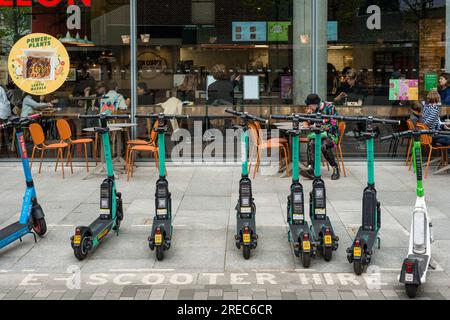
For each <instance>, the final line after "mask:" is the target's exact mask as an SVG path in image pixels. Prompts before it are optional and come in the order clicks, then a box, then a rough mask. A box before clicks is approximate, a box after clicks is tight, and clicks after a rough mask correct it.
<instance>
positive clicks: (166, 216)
mask: <svg viewBox="0 0 450 320" xmlns="http://www.w3.org/2000/svg"><path fill="white" fill-rule="evenodd" d="M136 118H138V119H153V120H156V121H158V126H157V127H156V128H154V129H153V130H155V131H156V132H157V133H158V165H159V179H158V181H157V182H156V192H155V216H154V218H153V226H152V230H151V232H150V236H149V237H148V243H149V247H150V250H152V251H155V250H156V259H158V261H162V260H163V259H164V251H167V250H169V249H170V247H171V244H172V238H173V237H172V236H173V226H172V194H171V193H170V192H169V182H168V181H167V175H166V146H165V134H166V132H167V121H168V120H170V119H187V118H188V116H183V115H177V116H175V115H166V114H164V113H160V114H151V115H150V114H149V115H136Z"/></svg>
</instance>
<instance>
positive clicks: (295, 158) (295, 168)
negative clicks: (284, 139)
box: [292, 134, 300, 183]
mask: <svg viewBox="0 0 450 320" xmlns="http://www.w3.org/2000/svg"><path fill="white" fill-rule="evenodd" d="M299 142H300V141H299V135H298V134H294V135H293V136H292V181H293V182H294V183H297V182H299V181H300V173H299V163H300V152H299V148H300V145H299Z"/></svg>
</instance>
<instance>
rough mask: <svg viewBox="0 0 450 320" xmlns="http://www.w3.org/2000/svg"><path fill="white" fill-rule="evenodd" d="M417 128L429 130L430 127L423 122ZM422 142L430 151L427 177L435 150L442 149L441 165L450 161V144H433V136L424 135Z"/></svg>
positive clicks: (426, 170)
mask: <svg viewBox="0 0 450 320" xmlns="http://www.w3.org/2000/svg"><path fill="white" fill-rule="evenodd" d="M417 128H418V129H419V130H429V129H428V127H427V126H426V125H424V124H422V123H418V124H417ZM420 140H421V141H420V142H421V143H422V146H424V147H427V148H428V149H429V152H428V160H427V165H426V169H425V179H426V178H427V177H428V171H429V169H430V162H431V156H432V154H433V151H440V152H441V163H440V166H442V165H445V163H446V162H448V158H447V155H448V154H447V150H449V149H450V146H436V145H434V144H433V138H432V137H431V136H426V135H423V136H421V138H420ZM411 162H412V161H411Z"/></svg>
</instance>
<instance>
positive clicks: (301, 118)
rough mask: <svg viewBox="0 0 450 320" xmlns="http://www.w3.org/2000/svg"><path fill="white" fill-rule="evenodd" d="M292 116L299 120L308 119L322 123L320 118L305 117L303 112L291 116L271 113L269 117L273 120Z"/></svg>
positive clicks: (291, 117)
mask: <svg viewBox="0 0 450 320" xmlns="http://www.w3.org/2000/svg"><path fill="white" fill-rule="evenodd" d="M294 117H295V118H297V119H298V120H301V121H308V122H315V123H322V121H323V120H322V119H321V118H320V119H319V118H312V117H311V118H310V117H306V116H305V115H303V114H293V115H291V116H285V115H271V116H270V118H271V119H274V120H294Z"/></svg>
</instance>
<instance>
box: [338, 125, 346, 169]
mask: <svg viewBox="0 0 450 320" xmlns="http://www.w3.org/2000/svg"><path fill="white" fill-rule="evenodd" d="M346 129H347V124H346V123H345V122H344V121H341V122H340V123H339V140H338V143H337V146H336V160H337V162H338V166H339V167H340V168H341V170H342V172H343V173H344V177H347V171H346V169H345V164H344V154H343V153H342V147H341V144H342V139H344V136H345V130H346Z"/></svg>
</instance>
